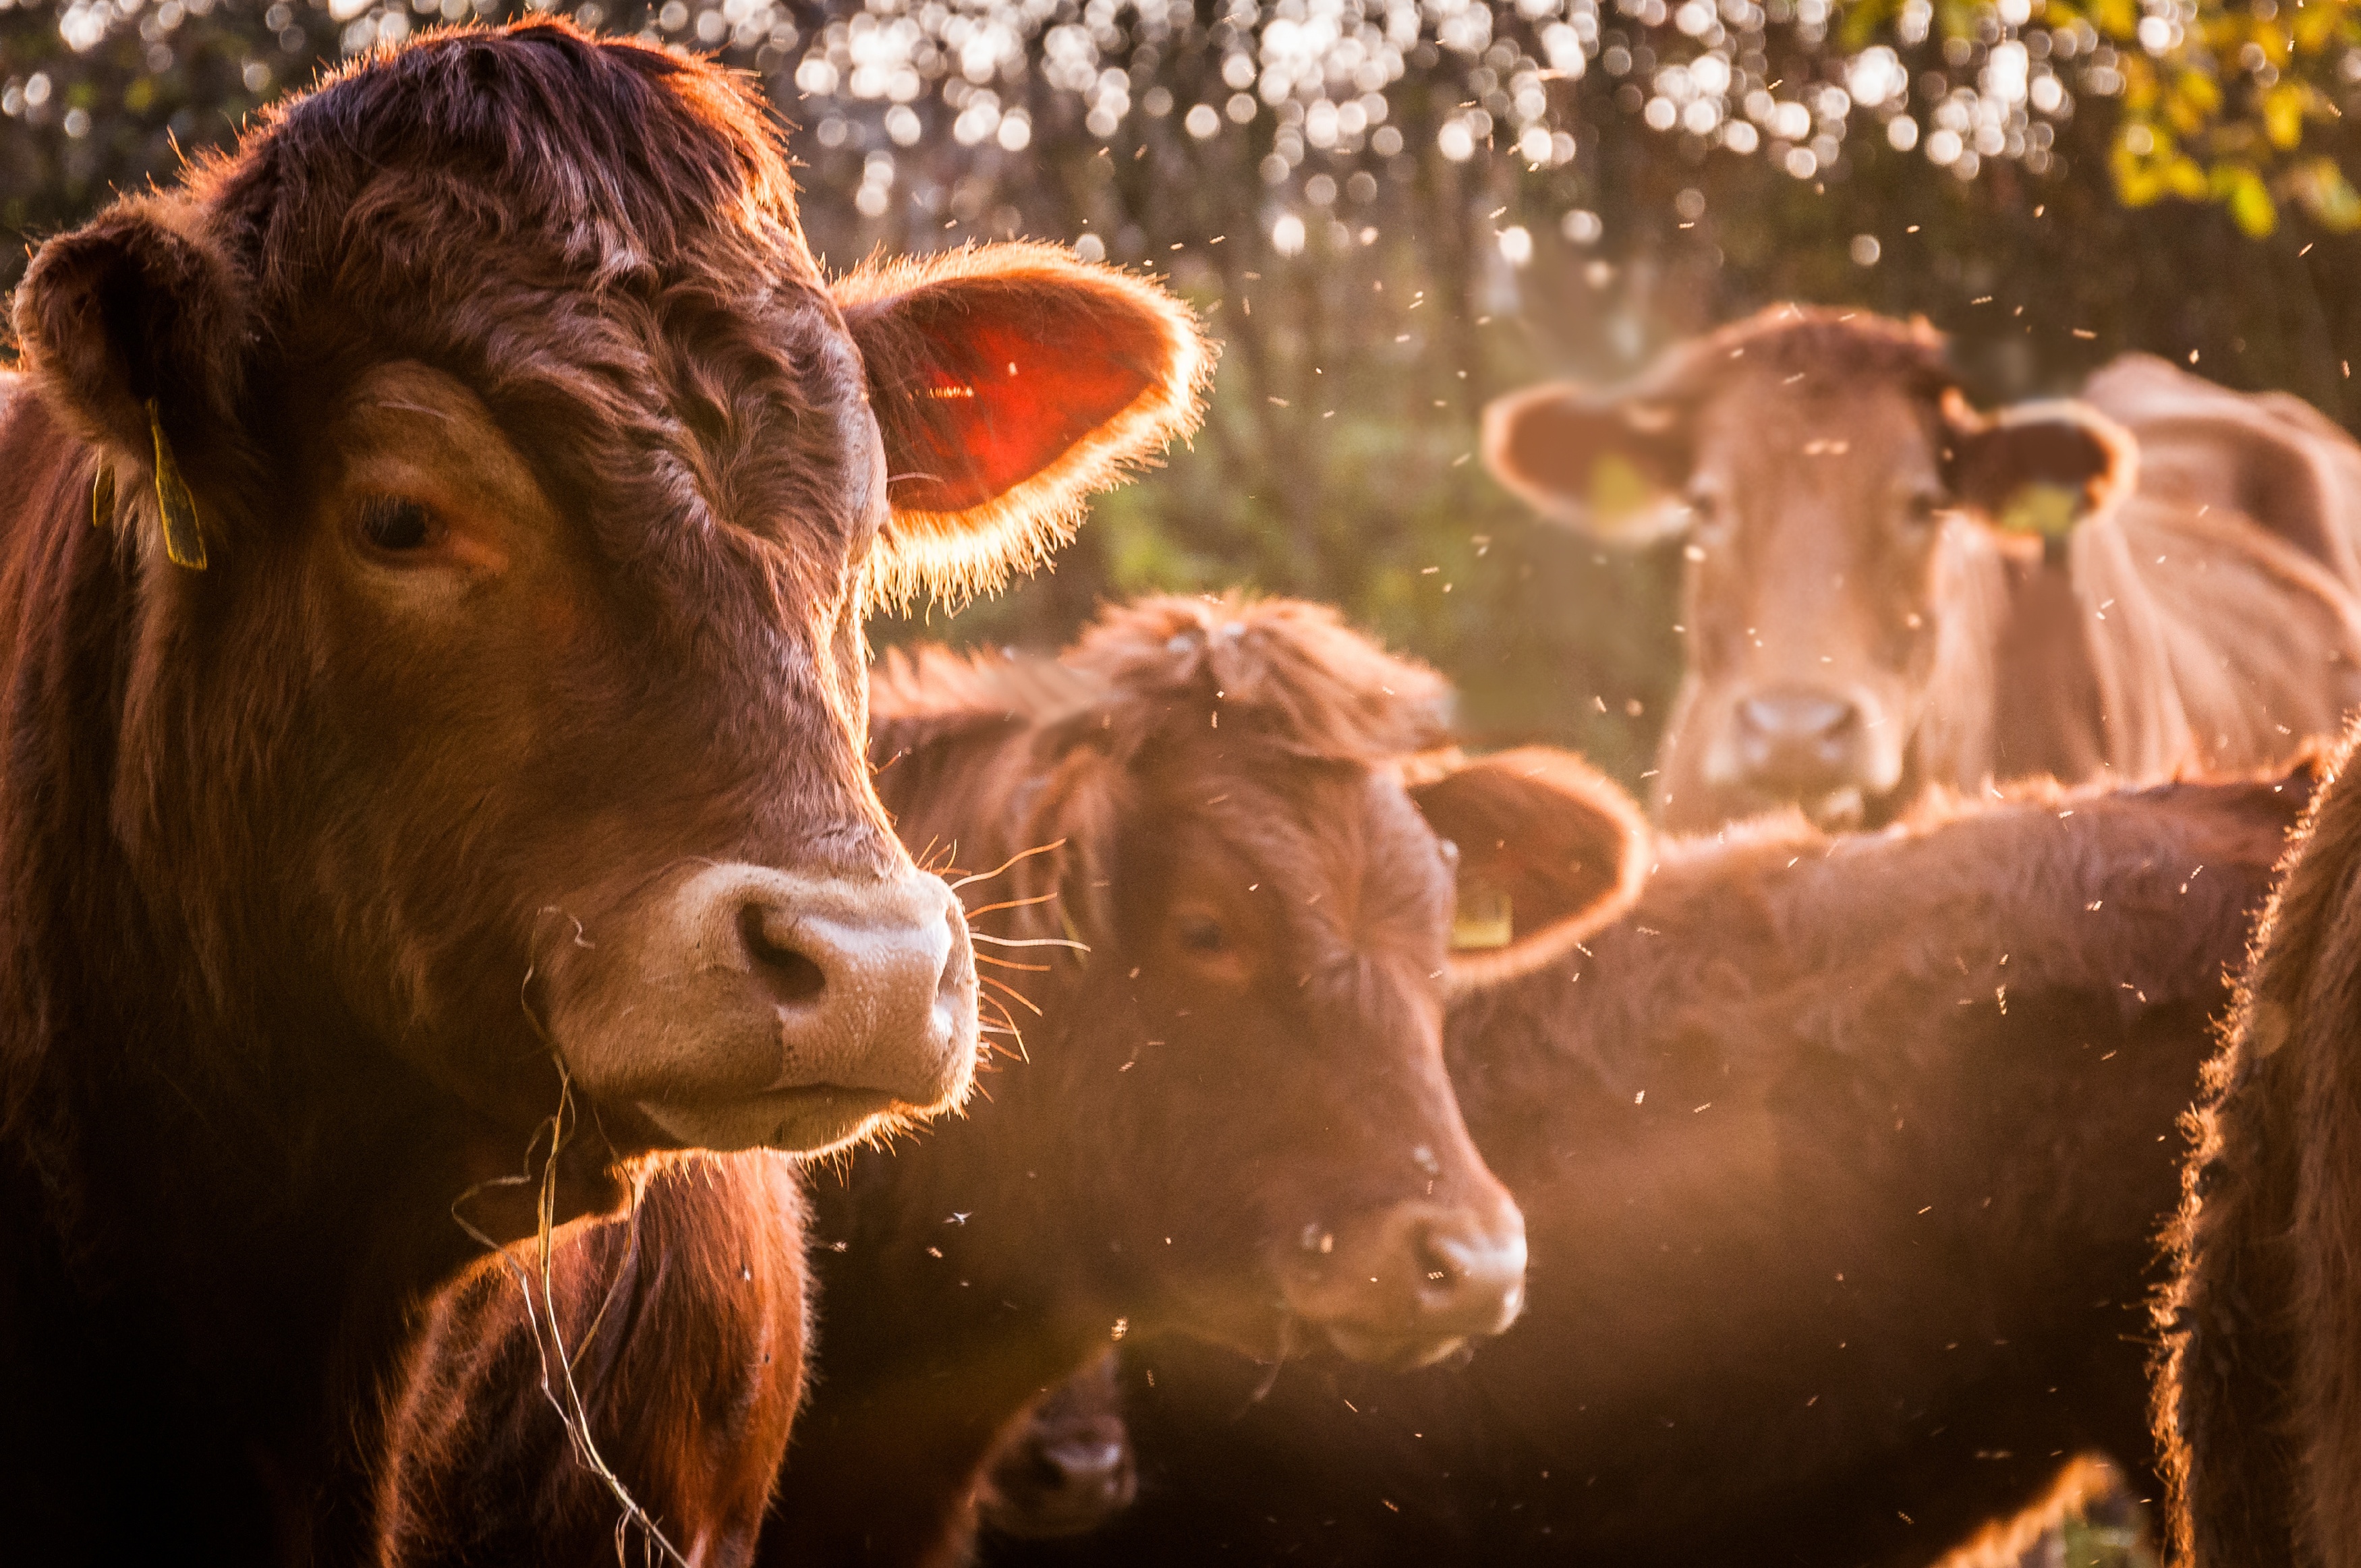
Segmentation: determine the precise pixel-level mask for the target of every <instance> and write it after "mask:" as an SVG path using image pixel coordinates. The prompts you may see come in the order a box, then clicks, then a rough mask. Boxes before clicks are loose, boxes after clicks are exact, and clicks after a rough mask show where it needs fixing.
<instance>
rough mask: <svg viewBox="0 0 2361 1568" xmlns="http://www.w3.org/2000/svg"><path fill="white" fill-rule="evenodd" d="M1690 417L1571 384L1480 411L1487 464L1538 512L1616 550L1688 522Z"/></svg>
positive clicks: (1677, 408) (1676, 407)
mask: <svg viewBox="0 0 2361 1568" xmlns="http://www.w3.org/2000/svg"><path fill="white" fill-rule="evenodd" d="M1690 461H1691V458H1690V440H1689V417H1688V411H1687V409H1686V407H1684V406H1683V405H1682V404H1679V403H1677V402H1673V401H1667V400H1654V399H1646V398H1622V399H1607V398H1600V397H1598V396H1595V395H1594V394H1592V393H1591V392H1589V391H1587V390H1586V389H1583V388H1581V387H1578V386H1576V385H1574V384H1573V383H1572V382H1565V381H1561V382H1554V383H1552V384H1551V385H1549V386H1545V387H1528V388H1526V389H1524V390H1523V391H1521V392H1511V393H1510V394H1509V395H1508V396H1506V397H1503V398H1496V399H1494V400H1492V402H1491V403H1490V404H1489V406H1488V407H1487V408H1486V409H1485V410H1484V462H1485V464H1486V466H1488V467H1489V468H1490V469H1491V470H1492V473H1493V476H1494V477H1497V478H1498V479H1499V481H1500V483H1502V484H1503V485H1506V486H1507V487H1508V488H1510V489H1511V490H1514V491H1515V492H1516V493H1517V494H1518V495H1519V496H1520V497H1521V498H1523V499H1524V500H1526V501H1527V502H1528V503H1530V504H1531V505H1532V507H1533V508H1534V510H1538V511H1540V512H1541V513H1543V515H1544V516H1546V517H1550V518H1553V519H1554V520H1555V521H1559V522H1564V523H1568V524H1571V525H1572V526H1574V527H1576V528H1579V529H1581V530H1583V531H1584V532H1587V533H1590V534H1593V535H1596V536H1597V537H1598V538H1599V539H1602V540H1605V541H1606V542H1608V543H1612V544H1624V545H1638V544H1647V543H1653V542H1654V541H1656V540H1659V539H1664V538H1669V537H1670V536H1672V535H1673V534H1675V533H1678V532H1680V531H1681V530H1682V529H1684V528H1686V527H1687V526H1688V521H1689V509H1688V505H1687V503H1686V499H1685V496H1684V493H1685V492H1686V490H1687V488H1688V482H1689V467H1690Z"/></svg>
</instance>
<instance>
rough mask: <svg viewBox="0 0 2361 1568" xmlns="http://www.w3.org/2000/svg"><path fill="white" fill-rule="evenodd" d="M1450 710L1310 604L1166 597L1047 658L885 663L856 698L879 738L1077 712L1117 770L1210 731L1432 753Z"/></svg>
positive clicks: (1328, 758)
mask: <svg viewBox="0 0 2361 1568" xmlns="http://www.w3.org/2000/svg"><path fill="white" fill-rule="evenodd" d="M1449 700H1450V687H1449V685H1448V684H1447V683H1446V682H1445V681H1444V678H1443V677H1442V676H1441V675H1439V674H1435V672H1434V671H1433V670H1431V669H1429V668H1427V667H1426V666H1425V665H1423V664H1420V663H1413V662H1411V661H1410V660H1407V659H1402V658H1398V657H1396V656H1395V655H1393V654H1390V653H1388V652H1386V651H1385V650H1384V649H1382V648H1380V647H1378V645H1377V644H1376V643H1374V642H1372V641H1369V640H1368V639H1367V638H1366V637H1364V636H1362V635H1361V634H1360V633H1359V632H1357V631H1355V630H1352V629H1351V628H1350V627H1347V626H1346V625H1345V624H1344V622H1343V621H1342V620H1339V619H1338V618H1337V615H1336V612H1335V611H1334V610H1333V609H1329V608H1328V607H1327V606H1325V605H1315V604H1307V603H1304V602H1303V601H1301V600H1300V599H1202V598H1181V597H1179V596H1172V597H1168V598H1147V599H1140V600H1137V601H1136V602H1134V603H1131V604H1126V605H1117V606H1114V607H1112V608H1110V609H1106V610H1105V611H1104V612H1103V613H1102V614H1101V615H1100V617H1099V619H1098V620H1096V621H1094V622H1093V624H1092V625H1091V626H1090V628H1089V629H1088V630H1085V631H1084V632H1083V633H1082V637H1081V638H1080V639H1079V640H1078V641H1076V642H1075V643H1074V645H1073V646H1072V647H1071V648H1070V649H1068V650H1067V651H1066V652H1064V653H1063V654H1061V655H1060V657H1059V658H1058V659H1057V660H1055V661H1051V660H1048V659H1040V658H1028V657H1020V656H1012V655H1009V654H1005V653H998V652H985V653H972V654H960V653H953V652H950V651H949V650H947V649H944V648H941V647H939V646H927V647H921V648H917V649H915V650H909V651H904V650H900V649H894V650H889V651H888V652H887V653H886V654H885V656H884V659H883V660H881V661H880V662H879V663H878V664H877V666H876V668H875V669H874V670H873V672H872V674H871V677H870V688H869V707H870V712H871V715H872V717H873V719H874V720H875V721H876V723H877V724H879V725H895V724H903V723H909V722H918V723H926V722H927V721H935V722H937V723H940V722H942V721H946V720H949V721H953V726H952V727H958V723H957V721H961V720H972V721H986V720H1004V719H1005V720H1018V721H1023V722H1026V723H1029V724H1038V725H1043V726H1054V725H1056V724H1057V723H1058V721H1060V720H1061V719H1071V718H1077V717H1079V716H1083V715H1088V716H1089V717H1090V718H1091V720H1092V722H1091V723H1090V724H1088V725H1087V726H1086V728H1087V729H1088V730H1089V732H1090V733H1091V734H1092V735H1093V740H1094V744H1096V745H1098V746H1100V747H1102V748H1104V749H1105V750H1107V751H1112V752H1114V753H1115V754H1116V755H1118V756H1123V757H1130V756H1134V755H1137V753H1138V752H1140V751H1143V750H1145V749H1147V748H1148V747H1149V746H1150V745H1152V744H1154V743H1155V742H1157V741H1159V740H1173V739H1179V738H1182V737H1191V738H1193V737H1194V736H1196V735H1197V734H1198V733H1199V732H1200V731H1204V732H1207V733H1211V732H1213V730H1215V729H1218V730H1219V731H1220V733H1221V735H1222V736H1223V737H1224V738H1226V739H1233V740H1236V741H1239V742H1241V743H1244V744H1249V745H1268V746H1271V747H1273V748H1275V749H1277V750H1279V751H1283V752H1284V753H1286V754H1287V755H1289V756H1291V757H1299V758H1304V759H1307V760H1312V761H1318V762H1378V761H1381V760H1384V759H1388V758H1394V757H1401V756H1406V755H1409V754H1411V753H1413V752H1417V751H1427V750H1429V749H1431V748H1433V747H1435V746H1438V745H1441V744H1443V743H1444V740H1445V734H1446V720H1447V717H1448V716H1447V711H1446V710H1447V707H1448V703H1449ZM1215 715H1219V717H1220V720H1221V722H1220V723H1219V724H1218V725H1216V724H1214V722H1213V718H1214V716H1215Z"/></svg>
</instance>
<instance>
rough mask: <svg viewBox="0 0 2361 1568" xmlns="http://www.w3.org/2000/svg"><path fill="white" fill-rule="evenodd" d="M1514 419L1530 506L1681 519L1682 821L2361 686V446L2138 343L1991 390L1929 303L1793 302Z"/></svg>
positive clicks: (1674, 779)
mask: <svg viewBox="0 0 2361 1568" xmlns="http://www.w3.org/2000/svg"><path fill="white" fill-rule="evenodd" d="M1488 420H1489V423H1488V432H1489V433H1488V448H1487V450H1488V454H1489V456H1490V460H1491V462H1492V463H1493V466H1494V468H1495V470H1496V471H1497V472H1499V474H1500V475H1501V476H1502V477H1503V478H1504V479H1506V480H1507V481H1508V482H1509V483H1510V485H1511V486H1512V487H1513V488H1518V489H1519V490H1520V491H1521V493H1523V494H1525V495H1527V496H1528V497H1529V498H1531V499H1533V500H1534V501H1535V502H1536V503H1537V504H1539V505H1541V506H1543V507H1544V508H1545V509H1547V510H1550V511H1552V512H1554V514H1556V515H1558V516H1561V517H1563V518H1565V519H1566V520H1568V521H1574V522H1576V524H1578V525H1580V526H1584V527H1587V528H1590V529H1592V530H1594V531H1596V532H1601V533H1605V534H1608V535H1609V536H1610V537H1622V538H1630V539H1638V538H1646V537H1655V536H1660V535H1662V534H1664V533H1667V532H1682V533H1684V534H1685V535H1686V554H1687V557H1688V562H1689V565H1688V568H1687V572H1686V587H1685V597H1684V602H1683V605H1682V618H1681V624H1682V628H1683V630H1684V631H1685V635H1686V647H1687V665H1688V667H1687V671H1686V675H1685V677H1684V680H1683V684H1682V685H1681V689H1680V692H1679V695H1678V696H1677V698H1676V699H1675V706H1674V710H1673V713H1672V716H1671V718H1670V720H1669V722H1668V725H1667V728H1666V730H1665V733H1664V740H1663V742H1662V747H1661V753H1660V759H1659V763H1660V766H1659V784H1658V796H1657V805H1658V807H1659V810H1660V812H1661V814H1662V816H1663V817H1664V821H1665V823H1666V824H1667V825H1668V826H1671V827H1674V828H1679V829H1681V830H1684V831H1702V830H1708V829H1710V828H1715V827H1717V826H1719V824H1721V823H1723V822H1726V821H1730V820H1733V819H1736V818H1740V817H1747V816H1751V815H1753V814H1755V813H1757V812H1761V811H1765V810H1771V809H1776V808H1779V807H1784V806H1799V807H1801V808H1802V809H1804V810H1805V811H1806V813H1808V814H1809V815H1811V816H1813V817H1816V818H1817V819H1818V820H1820V821H1822V822H1824V823H1828V824H1831V825H1850V824H1857V823H1865V824H1868V825H1872V826H1875V825H1878V824H1881V823H1883V822H1886V821H1890V820H1892V819H1893V818H1894V817H1895V816H1896V815H1897V814H1899V813H1900V812H1902V811H1904V810H1905V809H1906V808H1907V807H1908V806H1909V805H1910V803H1911V802H1912V801H1913V800H1914V799H1916V797H1917V796H1918V795H1921V794H1922V793H1923V792H1925V791H1927V790H1928V789H1936V788H1942V789H1950V790H1955V791H1960V792H1966V793H1973V792H1975V791H1978V790H1980V789H1982V787H1984V785H1985V784H1987V783H1988V782H1989V781H1992V780H1994V779H2011V778H2022V777H2037V776H2048V777H2054V778H2059V779H2064V780H2068V781H2106V782H2111V783H2114V784H2117V785H2130V784H2141V783H2146V782H2150V781H2153V780H2156V779H2158V778H2162V777H2165V776H2169V774H2170V773H2171V772H2172V771H2173V770H2174V769H2175V768H2177V767H2179V766H2180V765H2182V764H2183V763H2185V762H2186V763H2196V764H2200V765H2203V766H2208V767H2213V768H2224V769H2237V768H2244V767H2251V766H2257V765H2262V764H2265V763H2268V762H2271V761H2272V760H2274V759H2277V758H2279V757H2284V756H2287V755H2290V754H2292V752H2293V751H2295V750H2296V749H2297V748H2298V747H2300V746H2301V744H2302V742H2303V741H2304V740H2306V739H2308V738H2311V737H2315V736H2323V735H2329V734H2334V733H2335V732H2336V730H2337V729H2339V727H2340V725H2341V722H2342V717H2343V714H2344V711H2345V708H2346V707H2348V706H2349V705H2350V704H2351V703H2352V702H2353V701H2354V700H2355V699H2356V696H2361V609H2356V606H2357V605H2361V600H2356V597H2355V596H2356V592H2361V575H2356V551H2361V502H2356V500H2355V499H2353V497H2354V494H2355V492H2354V491H2353V489H2352V488H2351V487H2352V483H2353V481H2355V480H2356V479H2361V446H2356V444H2354V442H2353V441H2352V440H2351V438H2350V437H2348V436H2346V435H2345V434H2344V433H2342V432H2341V431H2338V430H2337V429H2336V428H2335V427H2334V425H2332V424H2330V423H2329V422H2327V421H2326V420H2325V419H2323V418H2322V417H2321V416H2320V415H2318V414H2317V413H2314V412H2312V411H2310V410H2308V409H2305V408H2302V407H2301V405H2299V404H2296V403H2295V402H2294V401H2293V400H2290V399H2287V398H2282V397H2246V396H2241V395H2240V394H2237V393H2234V392H2230V391H2227V390H2226V389H2223V388H2220V387H2216V386H2213V385H2212V384H2211V383H2208V382H2205V381H2202V380H2200V379H2199V378H2196V377H2193V376H2190V375H2187V374H2185V373H2183V372H2181V371H2179V370H2177V369H2175V368H2173V367H2170V366H2169V365H2166V364H2164V363H2162V362H2161V361H2158V360H2154V359H2150V358H2147V357H2146V356H2130V357H2127V358H2125V359H2124V360H2119V361H2117V362H2116V363H2115V364H2114V365H2112V366H2110V367H2107V368H2106V369H2104V370H2103V371H2102V372H2100V374H2099V375H2097V376H2096V377H2094V378H2092V381H2091V383H2090V386H2089V388H2088V389H2087V390H2086V394H2085V397H2084V399H2083V400H2081V401H2080V402H2052V403H2035V404H2026V405H2021V406H2019V407H2016V408H2013V409H2007V410H2004V411H2000V412H1999V413H1997V414H1994V415H1983V414H1980V413H1978V412H1976V411H1974V410H1972V409H1971V408H1970V407H1968V405H1967V403H1966V402H1965V400H1964V399H1963V397H1962V396H1961V394H1960V389H1959V386H1958V382H1957V378H1956V377H1955V376H1954V375H1953V373H1952V372H1951V371H1950V369H1949V367H1948V364H1947V362H1946V360H1945V358H1944V356H1943V352H1942V344H1941V340H1940V339H1939V338H1938V336H1937V335H1936V334H1933V333H1932V332H1930V331H1928V330H1927V329H1926V328H1925V327H1924V325H1923V324H1920V325H1916V326H1905V325H1903V324H1902V323H1894V322H1890V321H1885V320H1883V319H1881V318H1878V317H1874V316H1871V315H1868V314H1866V313H1856V312H1841V313H1840V312H1837V311H1832V310H1800V309H1797V308H1795V307H1791V306H1787V307H1776V308H1774V309H1773V310H1770V311H1766V312H1764V313H1762V314H1761V315H1758V316H1756V317H1753V318H1752V319H1751V320H1748V321H1745V322H1741V323H1737V324H1736V325H1733V326H1731V327H1729V328H1727V329H1725V330H1723V331H1721V332H1719V333H1717V334H1712V335H1710V336H1708V337H1706V338H1703V339H1700V340H1698V341H1697V342H1694V343H1690V344H1686V345H1681V346H1679V347H1677V348H1675V349H1674V350H1672V351H1671V352H1670V353H1668V354H1667V355H1666V356H1664V359H1663V360H1662V361H1661V362H1660V363H1659V364H1658V365H1657V366H1656V367H1654V368H1653V370H1651V371H1650V372H1649V373H1648V374H1647V375H1646V376H1645V377H1643V378H1642V379H1641V381H1640V382H1639V383H1638V384H1637V385H1636V386H1635V387H1633V388H1632V389H1630V390H1628V391H1627V392H1625V393H1623V394H1621V395H1620V396H1618V397H1613V398H1600V397H1593V396H1591V395H1590V394H1587V393H1586V392H1583V391H1582V390H1581V389H1576V388H1570V387H1564V386H1559V387H1544V388H1538V389H1533V390H1532V391H1529V392H1524V393H1520V394H1516V395H1515V396H1513V397H1510V398H1508V399H1504V400H1501V402H1500V403H1499V404H1497V405H1495V407H1494V409H1493V410H1492V411H1491V412H1490V414H1489V415H1488Z"/></svg>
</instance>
